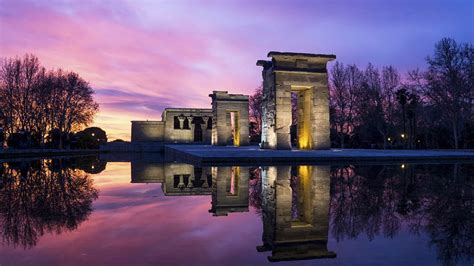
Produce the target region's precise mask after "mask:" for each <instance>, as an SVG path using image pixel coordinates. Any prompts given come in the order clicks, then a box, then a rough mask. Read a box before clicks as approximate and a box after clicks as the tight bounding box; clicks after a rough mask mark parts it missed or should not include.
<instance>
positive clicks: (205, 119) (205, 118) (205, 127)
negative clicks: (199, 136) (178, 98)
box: [202, 116, 209, 130]
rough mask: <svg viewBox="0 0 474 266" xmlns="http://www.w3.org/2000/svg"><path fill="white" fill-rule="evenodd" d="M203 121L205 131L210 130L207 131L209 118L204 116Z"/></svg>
mask: <svg viewBox="0 0 474 266" xmlns="http://www.w3.org/2000/svg"><path fill="white" fill-rule="evenodd" d="M202 121H203V122H204V124H203V127H204V128H203V130H208V129H207V122H208V121H209V117H207V116H203V117H202Z"/></svg>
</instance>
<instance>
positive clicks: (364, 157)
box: [165, 145, 474, 164]
mask: <svg viewBox="0 0 474 266" xmlns="http://www.w3.org/2000/svg"><path fill="white" fill-rule="evenodd" d="M165 157H166V158H167V159H168V160H176V161H183V162H189V163H226V162H227V163H245V164H252V163H254V164H255V163H256V164H261V163H304V162H311V163H327V162H331V163H335V162H348V161H363V162H380V161H398V162H400V161H425V162H426V161H434V160H435V161H445V160H467V161H473V162H474V150H363V149H331V150H262V149H259V147H258V146H244V147H232V146H211V145H165Z"/></svg>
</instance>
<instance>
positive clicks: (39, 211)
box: [0, 157, 474, 266]
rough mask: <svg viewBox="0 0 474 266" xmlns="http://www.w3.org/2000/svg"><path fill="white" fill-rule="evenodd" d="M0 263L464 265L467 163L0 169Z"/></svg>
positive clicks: (471, 230) (58, 163) (471, 211)
mask: <svg viewBox="0 0 474 266" xmlns="http://www.w3.org/2000/svg"><path fill="white" fill-rule="evenodd" d="M0 174H1V177H0V229H1V232H0V233H1V239H2V241H1V244H0V265H2V266H5V265H190V264H193V265H264V264H275V263H274V262H276V261H281V262H279V263H277V265H283V264H288V265H472V263H473V254H474V243H473V236H474V195H473V191H474V189H473V187H474V186H473V185H474V180H473V177H474V164H466V163H458V164H425V165H423V164H409V163H405V164H400V163H393V164H387V165H313V166H308V165H303V166H301V165H292V166H281V165H280V166H254V167H249V166H215V167H195V166H193V165H189V164H180V163H161V162H143V161H142V162H140V161H135V162H110V161H109V162H106V161H104V160H99V159H98V158H97V157H84V158H68V159H61V160H59V159H54V160H49V159H48V160H30V161H19V162H9V163H0Z"/></svg>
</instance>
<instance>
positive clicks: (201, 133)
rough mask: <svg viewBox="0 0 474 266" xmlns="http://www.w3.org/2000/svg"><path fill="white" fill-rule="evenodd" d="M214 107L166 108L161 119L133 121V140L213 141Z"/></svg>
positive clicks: (168, 141)
mask: <svg viewBox="0 0 474 266" xmlns="http://www.w3.org/2000/svg"><path fill="white" fill-rule="evenodd" d="M211 129H212V109H196V108H166V109H165V110H164V111H163V113H162V114H161V121H132V142H150V141H153V142H154V141H156V142H167V143H192V142H197V143H211Z"/></svg>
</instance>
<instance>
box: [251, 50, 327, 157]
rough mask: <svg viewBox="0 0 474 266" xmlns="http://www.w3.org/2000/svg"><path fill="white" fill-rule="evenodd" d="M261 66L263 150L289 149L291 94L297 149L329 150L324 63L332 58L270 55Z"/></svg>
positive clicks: (292, 54)
mask: <svg viewBox="0 0 474 266" xmlns="http://www.w3.org/2000/svg"><path fill="white" fill-rule="evenodd" d="M268 57H271V58H272V60H271V61H264V60H259V61H257V65H259V66H262V67H263V71H262V76H263V112H262V113H263V116H262V142H261V146H262V147H263V148H266V149H291V139H290V126H291V124H292V105H291V94H292V93H295V94H296V97H297V117H298V123H297V125H298V126H297V144H298V149H305V150H311V149H315V150H319V149H329V148H330V147H331V142H330V139H329V131H330V129H329V89H328V76H327V66H326V65H327V62H329V61H331V60H334V59H335V58H336V56H335V55H322V54H301V53H280V52H270V53H268Z"/></svg>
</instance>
